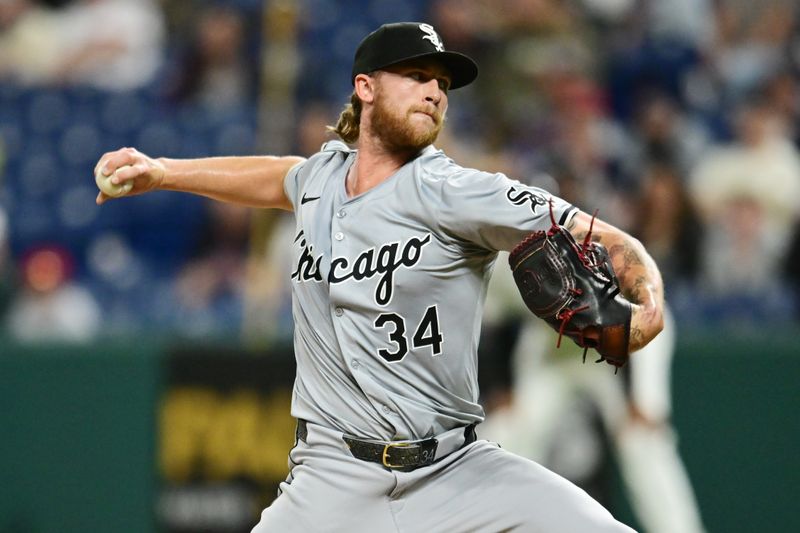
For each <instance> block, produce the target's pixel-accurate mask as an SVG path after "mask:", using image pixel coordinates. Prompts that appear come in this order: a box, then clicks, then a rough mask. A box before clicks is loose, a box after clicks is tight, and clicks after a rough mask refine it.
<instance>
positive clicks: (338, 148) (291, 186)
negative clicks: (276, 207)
mask: <svg viewBox="0 0 800 533" xmlns="http://www.w3.org/2000/svg"><path fill="white" fill-rule="evenodd" d="M347 151H349V148H348V147H347V145H346V144H344V143H343V142H341V141H329V142H326V143H325V144H323V145H322V148H321V149H320V151H319V152H317V153H316V154H314V155H312V156H311V157H309V158H308V159H306V160H304V161H301V162H299V163H297V164H296V165H295V166H293V167H292V168H290V169H289V172H287V173H286V176H285V177H284V178H283V190H284V192H285V193H286V197H287V198H288V199H289V201H290V202H292V205H293V206H297V203H298V202H299V201H300V196H301V195H302V194H303V190H305V184H306V182H307V181H308V179H309V177H310V176H311V175H312V173H313V171H314V169H315V168H318V167H319V166H320V165H323V164H325V163H326V162H328V161H329V160H330V159H331V158H332V157H333V156H334V155H335V154H337V153H341V152H347Z"/></svg>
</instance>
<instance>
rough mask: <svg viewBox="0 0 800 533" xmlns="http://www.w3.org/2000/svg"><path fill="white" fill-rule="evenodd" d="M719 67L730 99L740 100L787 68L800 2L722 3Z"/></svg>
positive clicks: (717, 51)
mask: <svg viewBox="0 0 800 533" xmlns="http://www.w3.org/2000/svg"><path fill="white" fill-rule="evenodd" d="M716 7H717V16H716V22H717V39H718V40H717V44H716V49H715V52H714V55H715V66H716V69H717V71H718V72H719V74H720V75H721V77H722V82H723V87H724V88H725V92H726V93H727V95H728V96H729V97H730V98H734V99H737V98H739V97H741V96H742V95H744V94H747V92H749V91H752V90H753V89H754V88H756V87H757V86H759V85H761V83H762V82H763V81H764V80H766V79H767V78H768V77H770V76H772V75H773V74H774V73H775V72H777V71H778V70H779V69H780V68H782V67H783V64H784V62H785V59H786V56H785V52H786V49H787V48H788V45H789V38H790V36H791V33H792V29H793V27H794V25H795V10H796V8H797V2H796V0H770V1H769V2H751V1H749V0H720V1H718V2H717V3H716Z"/></svg>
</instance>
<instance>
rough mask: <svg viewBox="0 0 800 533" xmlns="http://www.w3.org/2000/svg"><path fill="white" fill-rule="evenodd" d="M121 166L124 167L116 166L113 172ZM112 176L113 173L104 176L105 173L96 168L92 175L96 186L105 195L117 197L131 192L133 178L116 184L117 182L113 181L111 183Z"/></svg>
mask: <svg viewBox="0 0 800 533" xmlns="http://www.w3.org/2000/svg"><path fill="white" fill-rule="evenodd" d="M122 168H125V167H124V166H123V167H120V168H118V169H117V170H116V171H114V173H116V172H117V171H119V170H120V169H122ZM113 177H114V174H111V175H109V176H106V175H105V174H103V172H102V171H101V170H98V171H97V173H96V174H95V175H94V181H95V183H97V187H98V188H99V189H100V190H101V191H103V193H104V194H105V195H106V196H110V197H112V198H117V197H119V196H125V195H126V194H128V193H129V192H131V189H133V180H128V181H125V182H123V183H120V184H119V185H117V184H115V183H113V182H112V181H111V178H113Z"/></svg>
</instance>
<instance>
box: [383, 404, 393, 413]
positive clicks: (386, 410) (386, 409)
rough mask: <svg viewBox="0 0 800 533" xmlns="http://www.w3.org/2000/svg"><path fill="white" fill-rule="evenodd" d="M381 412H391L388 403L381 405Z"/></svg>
mask: <svg viewBox="0 0 800 533" xmlns="http://www.w3.org/2000/svg"><path fill="white" fill-rule="evenodd" d="M383 412H384V413H386V414H387V415H388V414H389V413H391V412H392V410H391V409H389V406H388V405H384V406H383Z"/></svg>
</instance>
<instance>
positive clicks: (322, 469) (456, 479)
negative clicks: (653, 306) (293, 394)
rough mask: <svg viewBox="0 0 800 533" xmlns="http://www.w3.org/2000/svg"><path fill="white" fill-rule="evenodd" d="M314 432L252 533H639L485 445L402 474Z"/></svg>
mask: <svg viewBox="0 0 800 533" xmlns="http://www.w3.org/2000/svg"><path fill="white" fill-rule="evenodd" d="M307 428H308V435H307V436H306V439H305V441H302V440H300V441H298V442H297V445H296V446H295V447H294V448H293V449H292V451H291V452H290V453H289V466H290V468H291V471H290V473H289V476H288V478H287V479H286V481H285V482H283V483H281V485H280V495H279V496H278V498H277V499H276V500H275V501H274V502H273V503H272V505H270V506H269V507H267V508H266V509H265V510H264V512H263V513H262V515H261V521H260V522H259V523H258V524H257V525H256V526H255V528H254V529H253V533H267V532H270V533H271V532H275V533H294V532H296V533H316V532H320V533H321V532H337V533H341V532H347V533H353V532H365V533H366V532H369V533H390V532H392V533H395V532H396V533H400V532H402V533H459V532H464V533H467V532H469V533H473V532H481V533H483V532H486V533H497V532H503V531H514V532H541V533H559V532H564V533H566V532H570V533H592V532H628V533H630V532H632V531H633V530H632V529H631V528H629V527H628V526H626V525H624V524H622V523H620V522H617V521H616V520H615V519H614V518H613V517H612V516H611V514H610V513H609V512H608V511H607V510H606V509H604V508H603V507H602V506H601V505H600V504H599V503H597V502H596V501H595V500H593V499H592V498H591V497H590V496H589V495H588V494H586V493H585V492H584V491H583V490H581V489H579V488H578V487H576V486H575V485H573V484H572V483H570V482H569V481H567V480H565V479H564V478H562V477H560V476H558V475H557V474H555V473H553V472H551V471H549V470H547V469H546V468H544V467H542V466H540V465H539V464H537V463H534V462H533V461H530V460H528V459H524V458H522V457H519V456H516V455H514V454H512V453H510V452H507V451H505V450H503V449H501V448H500V447H499V446H497V445H496V444H494V443H491V442H488V441H485V440H478V441H477V442H474V443H472V444H469V445H467V446H465V447H463V448H461V449H460V450H457V451H455V452H453V453H451V454H450V455H448V456H446V457H445V458H443V459H441V460H439V461H437V462H436V463H434V464H433V465H430V466H426V467H422V468H418V469H416V470H413V471H411V472H400V471H393V470H388V469H386V468H384V467H382V466H381V465H378V464H376V463H370V462H366V461H362V460H360V459H356V458H354V457H353V456H352V455H351V454H350V452H349V451H348V449H347V446H346V445H345V443H344V441H343V440H342V434H341V433H340V432H337V431H334V430H331V429H328V428H325V427H322V426H319V425H316V424H311V423H308V424H307Z"/></svg>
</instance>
